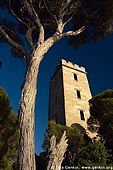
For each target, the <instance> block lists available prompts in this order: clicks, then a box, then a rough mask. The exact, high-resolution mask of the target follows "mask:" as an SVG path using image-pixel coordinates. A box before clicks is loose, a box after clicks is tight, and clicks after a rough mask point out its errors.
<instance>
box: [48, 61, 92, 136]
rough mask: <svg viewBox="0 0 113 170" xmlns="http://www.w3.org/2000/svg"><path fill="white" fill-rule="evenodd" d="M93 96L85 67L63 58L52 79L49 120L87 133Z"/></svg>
mask: <svg viewBox="0 0 113 170" xmlns="http://www.w3.org/2000/svg"><path fill="white" fill-rule="evenodd" d="M91 98H92V95H91V92H90V87H89V83H88V79H87V74H86V70H85V68H84V67H82V66H79V65H77V64H73V63H72V62H67V61H66V60H64V59H62V60H61V62H60V64H59V65H57V67H56V70H55V73H54V74H53V76H52V78H51V81H50V98H49V120H55V121H56V122H57V123H59V124H62V125H66V126H69V127H73V128H74V127H76V128H79V129H80V130H81V131H82V132H84V133H85V132H86V131H87V130H88V129H87V120H88V118H89V117H90V112H89V103H88V101H89V100H90V99H91Z"/></svg>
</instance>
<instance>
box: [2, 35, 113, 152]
mask: <svg viewBox="0 0 113 170" xmlns="http://www.w3.org/2000/svg"><path fill="white" fill-rule="evenodd" d="M61 59H66V60H67V61H71V62H73V63H76V64H78V65H81V66H84V67H85V68H86V71H87V73H88V80H89V84H90V89H91V92H92V95H96V94H98V93H100V92H102V91H104V90H106V89H110V88H113V76H112V74H113V34H112V35H110V36H108V37H107V38H105V39H102V40H100V41H99V42H97V43H94V42H90V43H88V44H85V45H84V46H82V47H80V48H79V49H78V50H75V49H73V48H72V47H71V46H69V45H68V44H67V43H66V41H65V40H61V41H60V42H58V43H56V44H55V45H54V46H53V47H52V48H51V49H50V50H49V52H48V53H47V54H46V55H45V58H44V60H43V61H42V63H41V65H40V71H39V76H38V86H37V88H38V94H37V100H36V109H35V144H36V153H37V154H39V153H40V152H41V151H42V148H41V145H42V143H43V138H44V133H45V129H46V127H47V120H48V99H49V81H50V78H51V76H52V75H53V73H54V71H55V68H56V65H57V64H59V62H60V60H61ZM0 60H1V61H2V63H3V66H2V68H1V69H0V86H2V87H3V88H4V89H5V90H6V91H7V93H8V95H9V99H10V102H11V105H12V108H13V111H14V112H15V113H17V112H18V109H19V101H20V96H21V90H20V87H21V85H22V82H23V77H24V72H25V63H24V61H23V60H20V59H17V58H14V57H12V56H11V53H10V47H9V46H8V45H7V44H0Z"/></svg>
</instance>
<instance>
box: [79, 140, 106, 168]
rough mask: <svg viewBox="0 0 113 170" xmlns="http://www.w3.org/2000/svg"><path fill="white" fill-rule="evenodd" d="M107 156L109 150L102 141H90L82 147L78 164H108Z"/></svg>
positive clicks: (90, 165)
mask: <svg viewBox="0 0 113 170" xmlns="http://www.w3.org/2000/svg"><path fill="white" fill-rule="evenodd" d="M107 157H108V153H107V150H106V148H105V146H104V145H103V144H102V143H101V142H100V141H97V142H93V143H89V144H88V145H87V146H85V147H82V149H81V152H80V158H79V161H78V165H79V166H87V167H88V166H89V167H92V166H106V162H107Z"/></svg>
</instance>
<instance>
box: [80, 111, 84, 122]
mask: <svg viewBox="0 0 113 170" xmlns="http://www.w3.org/2000/svg"><path fill="white" fill-rule="evenodd" d="M80 118H81V120H85V117H84V111H83V110H80Z"/></svg>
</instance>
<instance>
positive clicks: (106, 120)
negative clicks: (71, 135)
mask: <svg viewBox="0 0 113 170" xmlns="http://www.w3.org/2000/svg"><path fill="white" fill-rule="evenodd" d="M89 103H90V105H91V106H90V113H91V116H92V117H91V118H90V119H89V121H88V124H89V129H90V128H92V125H91V124H92V123H93V125H94V126H95V125H96V126H97V127H98V133H99V134H100V135H101V136H102V138H103V139H104V141H105V145H106V147H107V148H108V149H111V150H112V151H113V90H112V89H108V90H106V91H103V92H102V93H100V94H98V95H96V96H94V97H93V98H92V99H91V100H90V101H89ZM89 122H90V123H89ZM98 125H99V126H98Z"/></svg>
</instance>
